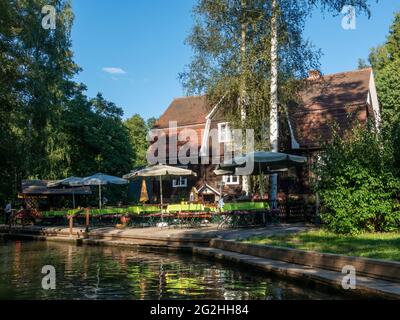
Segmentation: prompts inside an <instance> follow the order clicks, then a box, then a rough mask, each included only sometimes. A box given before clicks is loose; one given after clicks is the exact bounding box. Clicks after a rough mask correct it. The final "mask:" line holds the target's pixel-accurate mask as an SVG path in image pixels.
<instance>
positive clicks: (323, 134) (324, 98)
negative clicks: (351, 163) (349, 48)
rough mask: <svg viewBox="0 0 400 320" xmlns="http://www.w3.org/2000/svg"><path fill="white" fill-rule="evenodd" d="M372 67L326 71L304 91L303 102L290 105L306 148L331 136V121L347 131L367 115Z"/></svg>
mask: <svg viewBox="0 0 400 320" xmlns="http://www.w3.org/2000/svg"><path fill="white" fill-rule="evenodd" d="M371 71H372V69H370V68H367V69H361V70H356V71H351V72H343V73H336V74H332V75H326V76H323V77H322V78H320V79H319V80H315V81H311V82H310V83H309V85H308V86H307V87H306V88H305V89H304V90H302V91H301V92H300V101H299V104H296V105H293V106H291V107H290V108H289V118H290V120H291V124H292V126H293V130H294V135H295V138H296V140H297V142H298V143H299V144H300V147H302V148H310V147H318V146H319V145H320V143H319V142H320V141H321V140H322V141H328V140H329V138H330V137H331V133H332V130H331V125H333V123H337V124H338V125H339V128H340V129H341V130H342V131H344V130H348V129H351V128H352V127H354V125H355V124H356V123H357V120H358V121H359V122H365V121H366V119H367V107H366V106H367V98H368V91H369V83H370V77H371Z"/></svg>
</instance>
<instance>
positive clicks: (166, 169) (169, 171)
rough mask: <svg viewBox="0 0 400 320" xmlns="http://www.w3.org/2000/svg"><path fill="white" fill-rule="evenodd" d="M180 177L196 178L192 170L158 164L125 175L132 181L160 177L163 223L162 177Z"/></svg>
mask: <svg viewBox="0 0 400 320" xmlns="http://www.w3.org/2000/svg"><path fill="white" fill-rule="evenodd" d="M171 176H172V177H180V176H196V173H195V172H193V171H192V170H188V169H184V168H179V167H172V166H168V165H164V164H158V165H154V166H150V167H147V168H144V169H142V170H138V171H134V172H131V173H128V174H126V175H124V178H125V179H132V178H135V177H159V181H160V206H161V221H164V220H163V191H162V177H171Z"/></svg>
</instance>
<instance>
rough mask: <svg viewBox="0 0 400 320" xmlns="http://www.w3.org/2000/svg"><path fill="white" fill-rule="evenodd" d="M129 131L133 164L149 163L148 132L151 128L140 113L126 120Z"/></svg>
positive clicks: (136, 165) (134, 165)
mask: <svg viewBox="0 0 400 320" xmlns="http://www.w3.org/2000/svg"><path fill="white" fill-rule="evenodd" d="M125 126H126V127H127V128H128V131H129V138H130V142H131V146H132V148H133V158H132V166H133V167H134V168H135V167H141V166H145V165H146V164H147V160H146V152H147V148H148V142H147V134H148V131H149V129H151V128H149V127H148V125H147V123H146V121H145V120H144V119H143V118H142V117H141V116H140V115H138V114H135V115H133V116H132V117H130V118H129V119H127V120H126V121H125Z"/></svg>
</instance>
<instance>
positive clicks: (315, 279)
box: [0, 224, 400, 299]
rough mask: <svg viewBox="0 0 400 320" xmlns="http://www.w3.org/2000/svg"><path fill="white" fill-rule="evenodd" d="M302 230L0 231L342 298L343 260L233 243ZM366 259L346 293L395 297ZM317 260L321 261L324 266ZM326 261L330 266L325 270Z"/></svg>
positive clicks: (398, 291) (396, 287)
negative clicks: (299, 285)
mask: <svg viewBox="0 0 400 320" xmlns="http://www.w3.org/2000/svg"><path fill="white" fill-rule="evenodd" d="M308 229H309V227H308V226H305V225H301V224H297V225H278V226H270V227H266V228H257V229H239V230H217V229H216V228H215V227H213V226H210V227H207V228H203V229H179V228H178V229H169V228H165V229H159V228H147V229H122V230H119V229H115V228H99V229H94V230H91V231H89V232H86V231H85V228H73V230H72V236H71V235H70V230H69V229H67V228H57V227H52V228H49V227H45V228H38V227H25V228H22V227H17V228H13V229H11V230H8V227H6V226H3V227H2V226H0V233H1V235H2V237H4V238H19V239H21V238H22V239H34V240H44V241H67V242H72V243H76V244H77V245H96V246H123V247H130V248H136V249H139V250H166V251H186V252H191V253H192V254H194V255H202V256H207V257H209V258H212V259H216V260H223V261H230V262H235V263H239V264H241V265H243V266H246V267H249V268H256V269H258V270H261V271H264V272H267V273H270V274H274V275H276V276H279V277H283V278H285V279H291V280H295V281H301V282H305V283H308V284H313V285H319V286H327V287H330V288H333V289H335V290H338V291H342V292H343V293H344V294H349V292H348V291H345V290H344V289H343V288H342V280H343V277H344V276H345V275H344V274H342V272H341V271H342V268H343V266H345V265H347V264H349V261H346V260H343V256H340V255H330V256H329V259H328V260H327V258H326V257H325V258H324V257H321V256H320V257H318V256H317V257H316V256H309V257H308V258H306V259H303V260H301V259H297V260H296V259H295V258H294V257H301V256H304V254H305V253H306V252H304V251H303V252H302V251H299V250H295V249H287V248H281V249H279V248H273V247H266V246H256V245H249V244H244V243H241V242H238V241H235V240H237V239H246V238H249V237H255V236H263V237H266V236H272V235H279V234H280V235H285V234H286V235H287V234H294V233H298V232H301V231H305V230H308ZM283 249H284V250H287V251H286V252H285V254H283V253H282V251H279V250H283ZM277 250H278V251H277ZM324 259H325V260H324ZM354 259H355V260H354ZM366 260H367V259H363V258H353V260H352V261H350V262H351V263H350V265H355V267H356V271H357V270H364V272H362V273H361V274H360V275H358V274H357V277H356V280H357V282H356V289H355V290H352V292H351V294H354V295H355V296H361V297H364V298H365V297H368V298H384V299H400V282H397V280H396V279H394V278H393V279H391V278H390V277H389V278H385V277H380V276H379V274H380V273H379V272H380V271H379V270H378V269H379V268H382V266H381V264H380V263H379V262H380V261H379V260H378V261H377V262H376V264H371V263H374V261H366ZM369 260H372V259H369ZM321 261H324V262H325V264H324V263H321ZM329 263H332V265H334V266H335V267H331V266H330V265H329ZM368 263H370V264H368ZM388 264H389V265H387V266H386V268H389V269H390V268H392V269H390V270H392V271H391V272H393V273H394V274H396V272H397V271H398V270H400V263H397V264H396V263H393V264H391V263H390V262H388ZM368 268H372V269H373V270H378V272H377V273H376V274H375V275H374V274H368V272H365V270H367V271H368ZM376 268H378V269H376ZM389 269H382V270H383V271H382V272H383V273H384V272H386V271H385V270H389ZM383 273H382V274H383Z"/></svg>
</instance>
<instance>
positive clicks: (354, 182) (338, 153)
mask: <svg viewBox="0 0 400 320" xmlns="http://www.w3.org/2000/svg"><path fill="white" fill-rule="evenodd" d="M337 132H338V130H337V129H335V130H334V135H333V139H332V141H331V143H329V144H327V145H326V146H325V148H324V152H323V153H321V155H320V159H319V161H317V163H316V165H315V168H314V170H315V173H316V176H317V177H318V179H317V182H316V184H315V189H316V192H318V194H319V196H320V199H321V205H322V208H321V218H322V221H323V222H325V223H326V226H327V228H328V229H329V230H331V231H333V232H336V233H349V234H356V233H361V232H371V231H372V232H374V231H379V232H389V231H395V230H399V226H400V207H399V202H398V198H397V197H398V194H399V192H400V179H399V174H398V173H399V171H398V168H397V167H396V164H395V156H394V155H395V144H394V143H393V139H392V134H390V133H391V130H388V129H382V130H381V131H377V130H375V128H374V127H373V126H371V125H367V126H364V127H362V126H359V127H358V128H357V129H356V130H354V132H352V134H351V135H350V134H347V135H345V137H344V138H342V137H343V135H339V134H338V133H337Z"/></svg>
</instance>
